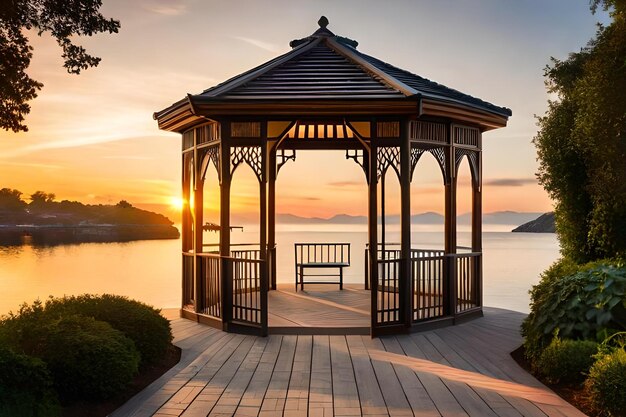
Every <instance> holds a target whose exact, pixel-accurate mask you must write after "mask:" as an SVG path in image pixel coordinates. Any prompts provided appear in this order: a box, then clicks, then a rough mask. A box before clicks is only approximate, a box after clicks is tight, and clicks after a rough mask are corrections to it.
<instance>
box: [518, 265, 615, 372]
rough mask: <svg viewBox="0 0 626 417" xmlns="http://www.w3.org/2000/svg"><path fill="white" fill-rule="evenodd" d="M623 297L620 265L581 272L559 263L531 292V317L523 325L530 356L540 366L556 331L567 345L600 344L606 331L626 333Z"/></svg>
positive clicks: (584, 266)
mask: <svg viewBox="0 0 626 417" xmlns="http://www.w3.org/2000/svg"><path fill="white" fill-rule="evenodd" d="M572 270H574V271H575V272H574V273H572V272H571V271H572ZM565 274H567V275H565ZM625 293H626V267H624V264H623V263H622V262H616V263H615V264H611V263H610V262H609V261H600V262H594V263H590V264H586V265H582V266H579V267H577V268H575V267H573V266H572V265H571V264H570V263H568V262H567V261H561V262H558V263H556V264H555V265H553V266H552V267H551V268H550V269H548V270H547V271H546V272H545V273H544V274H543V275H542V279H541V282H540V283H539V284H538V285H537V286H535V287H533V289H532V291H531V312H530V314H529V315H528V317H527V318H526V319H525V320H524V323H523V325H522V334H523V335H524V337H525V341H524V347H525V350H526V356H527V357H528V358H529V359H530V360H531V361H532V362H535V361H537V360H538V359H539V356H540V355H541V352H542V350H543V349H544V347H545V346H547V345H548V344H549V343H550V342H551V340H552V338H553V337H554V336H553V335H554V332H555V331H558V334H559V335H560V336H561V337H563V338H567V339H596V338H598V337H599V336H601V335H602V334H606V332H607V330H608V329H616V330H623V329H626V298H625V297H624V294H625Z"/></svg>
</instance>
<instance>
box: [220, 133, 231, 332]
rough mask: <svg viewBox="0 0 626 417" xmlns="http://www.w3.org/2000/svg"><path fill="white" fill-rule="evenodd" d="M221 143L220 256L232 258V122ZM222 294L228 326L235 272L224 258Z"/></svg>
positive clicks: (223, 321)
mask: <svg viewBox="0 0 626 417" xmlns="http://www.w3.org/2000/svg"><path fill="white" fill-rule="evenodd" d="M221 130H222V138H221V142H220V169H221V171H222V172H221V183H220V256H222V257H230V183H231V175H230V122H228V121H227V122H222V126H221ZM220 268H221V270H220V272H221V273H220V279H221V293H222V311H221V315H222V323H223V324H224V325H225V326H226V325H227V324H228V323H229V322H230V320H231V317H232V310H233V308H232V303H233V291H232V283H233V271H232V264H231V262H230V261H229V259H226V258H222V259H221V265H220Z"/></svg>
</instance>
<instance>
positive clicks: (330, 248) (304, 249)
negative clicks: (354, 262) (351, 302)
mask: <svg viewBox="0 0 626 417" xmlns="http://www.w3.org/2000/svg"><path fill="white" fill-rule="evenodd" d="M294 248H295V261H296V262H295V268H296V271H295V272H296V291H298V285H300V290H304V284H305V277H337V278H339V280H338V281H328V280H326V281H311V280H307V281H306V283H307V284H339V289H340V290H342V289H343V269H344V268H347V267H349V266H350V244H349V243H296V244H294ZM320 268H323V269H328V268H337V270H338V273H337V274H330V273H323V274H322V273H319V274H312V273H307V271H306V270H307V269H320Z"/></svg>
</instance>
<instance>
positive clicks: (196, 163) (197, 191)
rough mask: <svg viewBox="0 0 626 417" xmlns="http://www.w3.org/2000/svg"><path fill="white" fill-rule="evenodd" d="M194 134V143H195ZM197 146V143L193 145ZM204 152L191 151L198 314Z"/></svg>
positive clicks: (198, 304)
mask: <svg viewBox="0 0 626 417" xmlns="http://www.w3.org/2000/svg"><path fill="white" fill-rule="evenodd" d="M195 136H196V135H195V134H194V142H196V138H195ZM195 144H196V145H197V143H195ZM204 154H205V153H204V152H202V151H199V150H198V149H197V147H194V151H193V173H194V175H193V177H194V178H193V179H194V184H193V213H194V214H193V256H194V275H193V276H194V284H195V285H194V286H195V301H196V303H195V311H196V313H200V312H201V311H202V309H203V308H204V305H203V300H204V297H205V294H204V292H203V285H202V275H203V274H202V265H201V262H202V258H200V257H199V256H198V253H201V252H202V222H203V219H202V205H203V191H204V190H203V188H204V179H203V178H202V172H201V171H202V162H203V161H202V159H203V156H204Z"/></svg>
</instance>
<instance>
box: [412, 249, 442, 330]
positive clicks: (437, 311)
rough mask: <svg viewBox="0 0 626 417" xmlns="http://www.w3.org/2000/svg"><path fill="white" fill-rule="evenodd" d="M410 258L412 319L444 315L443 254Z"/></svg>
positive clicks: (414, 320) (418, 319)
mask: <svg viewBox="0 0 626 417" xmlns="http://www.w3.org/2000/svg"><path fill="white" fill-rule="evenodd" d="M438 252H439V251H438ZM440 252H442V253H441V254H437V255H435V256H420V257H414V258H411V270H412V280H413V283H412V284H413V294H412V295H413V307H412V308H413V311H412V321H413V322H416V321H420V320H426V319H432V318H436V317H442V316H443V315H444V257H445V256H444V255H443V251H440Z"/></svg>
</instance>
